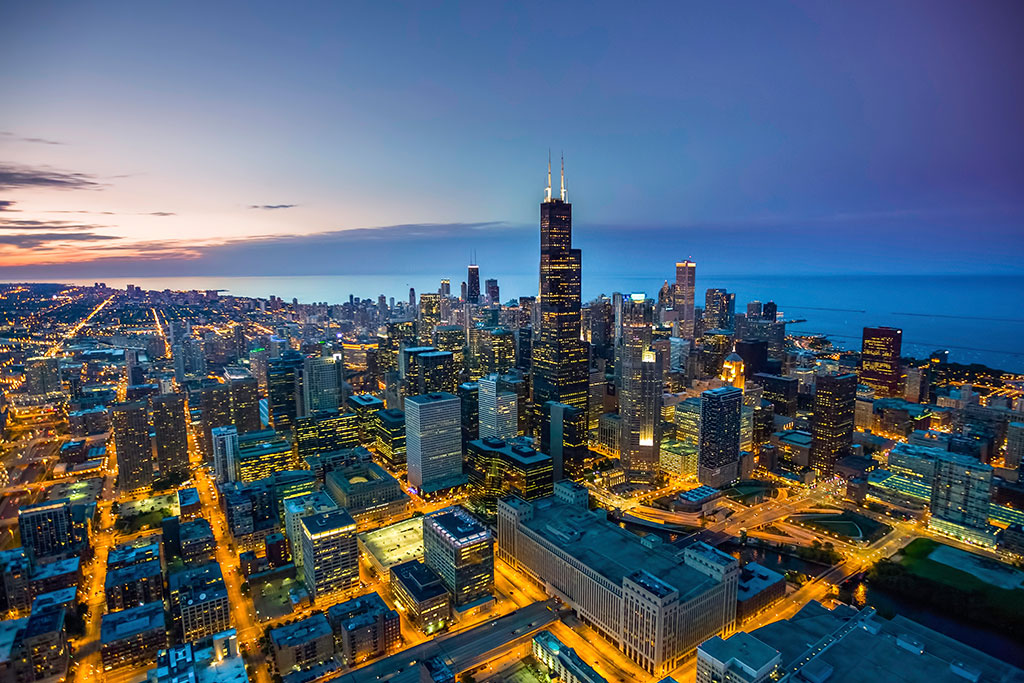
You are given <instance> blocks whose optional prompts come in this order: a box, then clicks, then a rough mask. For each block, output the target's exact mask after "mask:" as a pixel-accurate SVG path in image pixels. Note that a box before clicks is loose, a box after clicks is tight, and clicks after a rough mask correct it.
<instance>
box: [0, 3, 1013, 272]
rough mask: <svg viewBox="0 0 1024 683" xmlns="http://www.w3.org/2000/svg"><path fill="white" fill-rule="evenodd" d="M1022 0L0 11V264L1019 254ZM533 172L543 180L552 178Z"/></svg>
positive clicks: (189, 266)
mask: <svg viewBox="0 0 1024 683" xmlns="http://www.w3.org/2000/svg"><path fill="white" fill-rule="evenodd" d="M1021 35H1024V3H1020V2H1019V1H1016V0H1010V1H1008V2H986V1H981V2H946V1H944V0H927V1H924V2H913V1H905V2H898V3H892V2H872V1H866V2H861V1H858V2H845V3H840V2H824V3H823V2H807V3H784V2H763V1H752V2H731V3H707V2H700V3H697V2H664V3H653V2H634V3H621V2H614V3H611V2H609V3H602V2H597V3H589V2H588V3H578V4H572V3H529V2H517V3H498V2H484V3H465V4H459V3H448V4H445V5H443V6H437V5H434V4H428V3H418V2H413V3H408V4H403V3H398V2H387V3H373V2H366V3H360V2H345V3H337V2H302V3H281V2H259V1H255V2H227V1H224V2H213V3H211V2H187V1H183V0H178V1H176V2H169V3H139V2H122V3H116V2H104V1H100V0H97V1H95V2H86V3H83V2H66V3H63V2H37V3H28V2H10V3H2V4H0V64H3V65H4V68H2V69H0V280H6V281H10V280H18V279H39V278H48V279H59V278H60V277H67V278H72V277H115V276H172V275H196V276H202V275H320V274H324V275H326V274H374V273H395V272H408V273H430V272H440V271H445V272H447V271H449V270H452V269H455V268H458V269H459V270H461V269H462V268H463V267H464V264H465V263H467V262H468V260H469V258H470V254H471V253H472V252H474V251H475V253H476V258H477V260H478V261H479V262H480V263H481V266H482V268H488V267H489V268H491V269H492V270H500V271H501V272H533V271H535V270H536V267H537V247H536V244H537V240H538V237H537V232H538V231H537V220H538V214H539V210H538V206H537V205H538V202H539V201H540V200H541V198H542V196H543V188H544V181H545V171H546V163H547V159H548V154H549V151H550V153H551V154H552V156H553V158H554V164H555V182H556V184H557V182H558V165H559V159H560V157H561V156H562V155H563V154H564V157H565V166H566V176H567V179H568V190H569V199H570V201H572V202H573V205H574V206H573V209H574V218H575V236H576V241H577V244H578V245H579V246H581V247H582V248H583V250H584V267H585V268H588V267H590V268H603V269H618V270H619V271H623V272H630V273H644V272H649V271H652V270H657V271H658V272H665V273H666V276H671V264H672V263H674V262H675V261H676V260H681V259H683V258H686V257H692V258H694V259H695V260H697V261H698V263H700V264H701V265H702V267H703V268H705V272H707V271H708V270H710V271H713V272H720V273H730V274H732V273H776V274H786V273H808V274H816V273H821V274H831V273H840V274H841V273H902V274H907V273H944V272H957V273H1009V274H1013V273H1020V272H1021V267H1020V263H1021V257H1022V255H1024V125H1022V121H1024V89H1022V88H1021V85H1020V84H1021V83H1024V41H1022V40H1021V39H1020V36H1021ZM556 192H557V188H556Z"/></svg>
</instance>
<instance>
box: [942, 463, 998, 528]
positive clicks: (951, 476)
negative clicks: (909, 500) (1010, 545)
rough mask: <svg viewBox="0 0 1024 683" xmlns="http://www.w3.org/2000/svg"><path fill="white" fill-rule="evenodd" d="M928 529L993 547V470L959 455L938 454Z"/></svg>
mask: <svg viewBox="0 0 1024 683" xmlns="http://www.w3.org/2000/svg"><path fill="white" fill-rule="evenodd" d="M936 455H937V457H936V459H935V478H934V479H933V481H932V496H931V502H930V506H929V507H930V509H931V518H930V519H929V520H928V526H929V527H931V528H933V529H936V530H937V531H940V532H942V533H945V534H948V535H950V536H956V537H958V538H964V539H967V540H970V541H973V542H975V543H981V544H983V545H994V534H993V533H992V532H993V531H994V529H993V527H991V526H990V525H989V522H988V518H989V508H990V506H991V499H992V473H993V470H992V467H991V466H990V465H986V464H985V463H982V462H979V461H978V460H977V459H975V458H973V457H971V456H968V455H960V454H959V453H946V452H938V453H937V454H936Z"/></svg>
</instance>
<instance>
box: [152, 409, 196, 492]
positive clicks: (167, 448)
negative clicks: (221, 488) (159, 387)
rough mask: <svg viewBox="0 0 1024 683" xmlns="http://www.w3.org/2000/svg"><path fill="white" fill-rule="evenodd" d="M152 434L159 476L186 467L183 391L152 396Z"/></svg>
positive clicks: (184, 469)
mask: <svg viewBox="0 0 1024 683" xmlns="http://www.w3.org/2000/svg"><path fill="white" fill-rule="evenodd" d="M151 405H152V407H153V436H154V439H155V441H156V464H157V467H158V468H159V470H160V476H161V477H166V476H168V475H170V474H184V473H185V472H187V471H188V428H187V426H186V424H185V395H184V394H182V393H174V394H160V395H158V396H154V397H153V398H152V403H151Z"/></svg>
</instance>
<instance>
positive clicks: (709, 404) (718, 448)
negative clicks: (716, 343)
mask: <svg viewBox="0 0 1024 683" xmlns="http://www.w3.org/2000/svg"><path fill="white" fill-rule="evenodd" d="M742 407H743V391H742V390H740V389H737V388H735V387H722V388H721V389H711V390H709V391H705V392H704V393H702V394H701V401H700V437H699V441H700V443H699V452H698V462H697V479H698V480H699V481H700V483H702V484H707V485H708V486H714V487H716V488H720V487H722V486H725V485H727V484H730V483H732V482H733V481H734V480H735V479H736V477H737V475H738V474H739V459H740V413H741V409H742Z"/></svg>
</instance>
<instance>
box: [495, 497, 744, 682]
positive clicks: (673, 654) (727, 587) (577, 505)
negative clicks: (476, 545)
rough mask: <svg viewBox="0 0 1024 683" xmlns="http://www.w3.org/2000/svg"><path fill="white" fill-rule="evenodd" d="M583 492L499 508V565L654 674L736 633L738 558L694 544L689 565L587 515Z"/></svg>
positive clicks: (596, 514)
mask: <svg viewBox="0 0 1024 683" xmlns="http://www.w3.org/2000/svg"><path fill="white" fill-rule="evenodd" d="M578 488H579V487H578V486H576V485H567V484H566V483H564V482H559V483H558V484H556V485H555V494H554V495H553V496H551V497H549V498H544V499H541V500H539V501H533V502H528V501H524V500H522V499H520V498H507V499H503V500H501V501H499V503H498V555H499V557H500V558H502V559H504V560H505V561H506V562H508V563H509V564H511V565H512V566H513V567H515V568H517V569H520V570H522V571H523V572H524V573H526V575H527V576H529V577H530V578H532V579H533V580H534V581H535V582H536V583H537V584H538V585H540V586H542V587H543V588H544V589H545V590H546V591H547V592H548V593H549V594H550V595H554V596H556V597H558V598H560V599H561V600H564V601H565V602H566V603H567V604H568V605H570V606H571V607H572V608H573V609H574V610H575V611H576V613H577V615H578V616H579V617H580V619H581V620H582V621H583V622H584V623H586V624H588V625H590V626H592V627H593V628H594V629H595V630H596V631H597V632H598V633H599V634H601V635H602V637H604V638H605V639H606V640H608V641H609V642H611V643H613V644H614V645H615V646H616V647H618V648H619V649H620V650H621V651H622V652H623V653H624V654H625V655H626V656H627V657H629V658H630V659H632V660H633V661H634V662H636V663H637V664H639V665H640V666H641V667H643V668H644V669H645V670H646V671H648V672H649V673H651V674H652V675H663V674H665V673H667V672H668V671H671V670H672V669H675V668H676V667H678V666H679V665H680V664H681V663H682V662H683V661H684V659H685V658H686V657H688V656H690V655H691V653H692V652H693V651H694V650H695V649H696V647H697V645H699V644H700V643H702V642H703V641H705V640H707V639H708V638H710V637H712V636H715V635H721V634H725V635H728V634H730V633H732V631H733V630H734V628H735V619H736V589H737V584H738V581H739V573H740V571H739V564H738V563H737V561H736V560H735V559H734V558H733V557H731V556H729V555H726V554H725V553H722V552H720V551H718V550H716V549H715V548H713V547H711V546H709V545H707V544H705V543H695V544H693V545H691V546H690V547H688V548H686V549H685V550H684V551H683V552H682V553H681V559H680V557H679V556H677V554H676V553H675V552H670V551H669V550H666V549H663V548H661V547H660V542H659V540H658V539H657V538H656V537H654V536H648V537H645V538H643V539H641V538H640V537H638V536H636V535H634V534H632V533H630V532H628V531H626V530H625V529H622V528H620V527H619V526H617V525H615V524H612V523H610V522H609V521H608V519H607V512H606V511H605V510H595V511H590V510H588V509H587V506H586V503H585V502H584V498H583V496H581V495H579V494H578V491H577V489H578ZM654 634H657V635H656V636H654Z"/></svg>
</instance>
